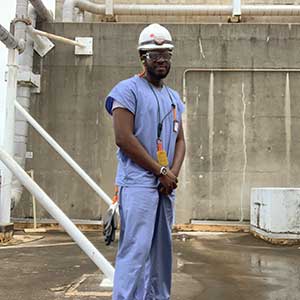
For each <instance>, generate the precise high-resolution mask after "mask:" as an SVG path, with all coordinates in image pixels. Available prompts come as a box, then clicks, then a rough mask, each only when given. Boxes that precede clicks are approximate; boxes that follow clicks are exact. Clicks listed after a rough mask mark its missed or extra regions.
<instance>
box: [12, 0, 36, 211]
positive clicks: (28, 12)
mask: <svg viewBox="0 0 300 300" xmlns="http://www.w3.org/2000/svg"><path fill="white" fill-rule="evenodd" d="M23 2H26V3H23ZM16 16H17V17H18V18H27V17H29V18H30V19H31V22H32V24H33V26H35V22H36V13H35V10H34V8H33V7H32V5H28V3H27V1H23V0H21V1H20V0H18V1H17V11H16ZM18 26H19V27H20V28H19V35H20V37H21V38H24V39H25V40H26V44H25V49H24V52H23V53H22V54H20V55H19V59H18V64H19V71H20V72H29V73H31V72H32V65H33V41H32V39H31V38H30V36H28V35H27V34H26V26H27V25H26V24H25V23H23V22H17V23H16V28H17V27H18ZM30 96H31V87H30V86H29V85H28V83H24V82H18V85H17V101H18V102H19V103H21V104H22V106H23V107H24V108H25V109H27V110H28V109H29V106H30ZM15 99H16V98H15ZM15 99H14V100H13V101H15ZM27 135H28V124H27V122H26V120H25V119H24V117H23V116H22V115H20V114H19V113H18V112H16V114H15V138H14V142H15V143H14V158H15V160H16V161H17V162H18V163H19V165H20V166H21V167H22V168H24V167H25V155H26V148H27ZM22 192H23V187H22V185H21V184H20V182H19V181H18V180H17V179H16V178H15V177H13V180H12V193H11V208H12V209H14V207H16V206H17V204H18V203H19V201H20V199H21V196H22Z"/></svg>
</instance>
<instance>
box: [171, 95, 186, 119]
mask: <svg viewBox="0 0 300 300" xmlns="http://www.w3.org/2000/svg"><path fill="white" fill-rule="evenodd" d="M171 93H172V95H173V96H174V97H175V99H176V105H177V109H178V111H179V112H180V114H182V113H183V112H184V110H185V105H184V103H183V102H182V100H181V98H180V96H179V94H178V93H177V92H176V91H174V90H172V89H171Z"/></svg>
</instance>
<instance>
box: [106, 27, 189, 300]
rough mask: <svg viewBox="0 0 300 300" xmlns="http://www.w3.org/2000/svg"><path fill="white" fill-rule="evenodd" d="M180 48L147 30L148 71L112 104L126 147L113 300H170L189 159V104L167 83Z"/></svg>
mask: <svg viewBox="0 0 300 300" xmlns="http://www.w3.org/2000/svg"><path fill="white" fill-rule="evenodd" d="M173 47H174V46H173V43H172V38H171V35H170V33H169V31H168V30H167V29H166V28H165V27H163V26H161V25H159V24H151V25H149V26H147V27H146V28H144V30H143V31H142V32H141V34H140V38H139V45H138V50H139V54H140V59H141V61H142V63H143V66H144V72H143V73H142V74H140V75H135V76H133V77H131V78H129V79H127V80H124V81H121V82H120V83H118V84H117V85H116V86H115V87H114V88H113V89H112V91H111V92H110V94H109V95H108V97H107V99H106V109H107V110H108V112H109V113H110V114H112V115H113V124H114V131H115V139H116V144H117V145H118V147H119V150H118V153H117V157H118V162H119V163H118V170H117V176H116V185H117V186H118V187H119V208H120V218H121V232H120V240H119V249H118V254H117V259H116V271H115V278H114V291H113V300H169V299H170V288H171V275H172V237H171V229H172V222H173V209H174V200H175V193H174V190H175V189H176V187H177V182H178V181H177V177H178V175H179V171H180V168H181V165H182V162H183V159H184V155H185V141H184V134H183V128H182V124H181V115H182V113H183V110H184V105H183V103H182V102H181V100H180V97H179V95H178V93H177V92H175V91H174V90H172V89H171V88H169V87H168V86H166V85H165V84H164V83H163V79H164V78H165V77H166V76H167V75H168V73H169V70H170V66H171V63H170V60H171V56H172V49H173Z"/></svg>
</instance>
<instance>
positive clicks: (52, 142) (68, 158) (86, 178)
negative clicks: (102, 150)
mask: <svg viewBox="0 0 300 300" xmlns="http://www.w3.org/2000/svg"><path fill="white" fill-rule="evenodd" d="M15 106H16V108H17V110H18V111H19V112H20V113H21V114H22V115H23V116H24V117H25V118H26V120H27V121H28V122H29V123H30V124H31V125H32V126H33V127H34V128H35V130H36V131H37V132H39V133H40V134H41V136H42V137H43V138H44V139H45V140H46V141H47V142H48V143H49V144H50V145H51V146H52V147H53V148H54V149H55V151H57V153H59V154H60V155H61V156H62V157H63V159H64V160H65V161H66V162H67V163H68V164H69V165H70V166H71V167H72V168H73V169H74V170H75V172H77V173H78V175H79V176H80V177H81V178H82V179H83V180H84V181H85V182H86V183H87V184H88V185H89V186H90V187H91V188H92V189H93V190H94V191H95V192H96V193H97V194H98V196H100V197H101V198H102V199H103V200H104V201H105V202H106V203H107V204H108V205H111V204H112V200H111V199H110V197H109V196H108V195H107V194H106V193H105V192H104V191H103V190H102V189H101V188H100V187H99V186H98V185H97V183H96V182H95V181H94V180H93V179H92V178H91V177H90V176H89V175H88V174H87V173H86V172H85V171H84V170H83V169H82V168H81V167H80V166H79V165H78V164H77V163H76V162H75V161H74V159H73V158H72V157H71V156H70V155H69V154H68V153H66V151H65V150H64V149H63V148H62V147H61V146H60V145H59V144H58V143H57V142H56V141H55V140H54V139H53V138H52V137H51V136H50V135H49V134H48V133H47V131H46V130H45V129H43V128H42V127H41V126H40V125H39V123H38V122H36V121H35V119H34V118H33V117H32V116H31V115H30V114H29V113H28V112H27V111H26V110H25V109H24V108H23V107H22V106H21V105H20V104H19V103H18V102H17V101H15Z"/></svg>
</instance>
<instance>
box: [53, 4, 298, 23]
mask: <svg viewBox="0 0 300 300" xmlns="http://www.w3.org/2000/svg"><path fill="white" fill-rule="evenodd" d="M92 2H95V3H99V4H104V3H105V0H93V1H92ZM113 2H114V3H117V4H126V3H129V4H157V5H159V4H210V5H218V4H223V5H231V4H232V0H193V1H190V0H136V1H130V0H117V1H113ZM241 2H242V4H244V5H246V4H288V5H291V4H300V0H242V1H241ZM63 3H64V0H56V9H55V11H56V13H55V16H56V20H57V21H58V22H61V21H62V9H63ZM77 12H78V10H77ZM77 17H78V18H79V16H77ZM115 17H116V18H115V20H116V21H117V22H127V23H128V22H129V23H153V22H158V23H162V22H163V23H227V22H228V17H229V16H228V17H212V16H210V17H203V16H202V17H199V16H189V17H184V16H126V15H122V16H115ZM75 18H76V15H75ZM80 18H81V17H80ZM299 20H300V18H299V17H247V16H243V15H242V22H245V23H280V22H286V23H287V22H288V23H299ZM78 21H79V19H78ZM83 21H84V22H105V21H106V18H105V16H99V15H93V14H90V13H88V12H85V13H84V17H83Z"/></svg>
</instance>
